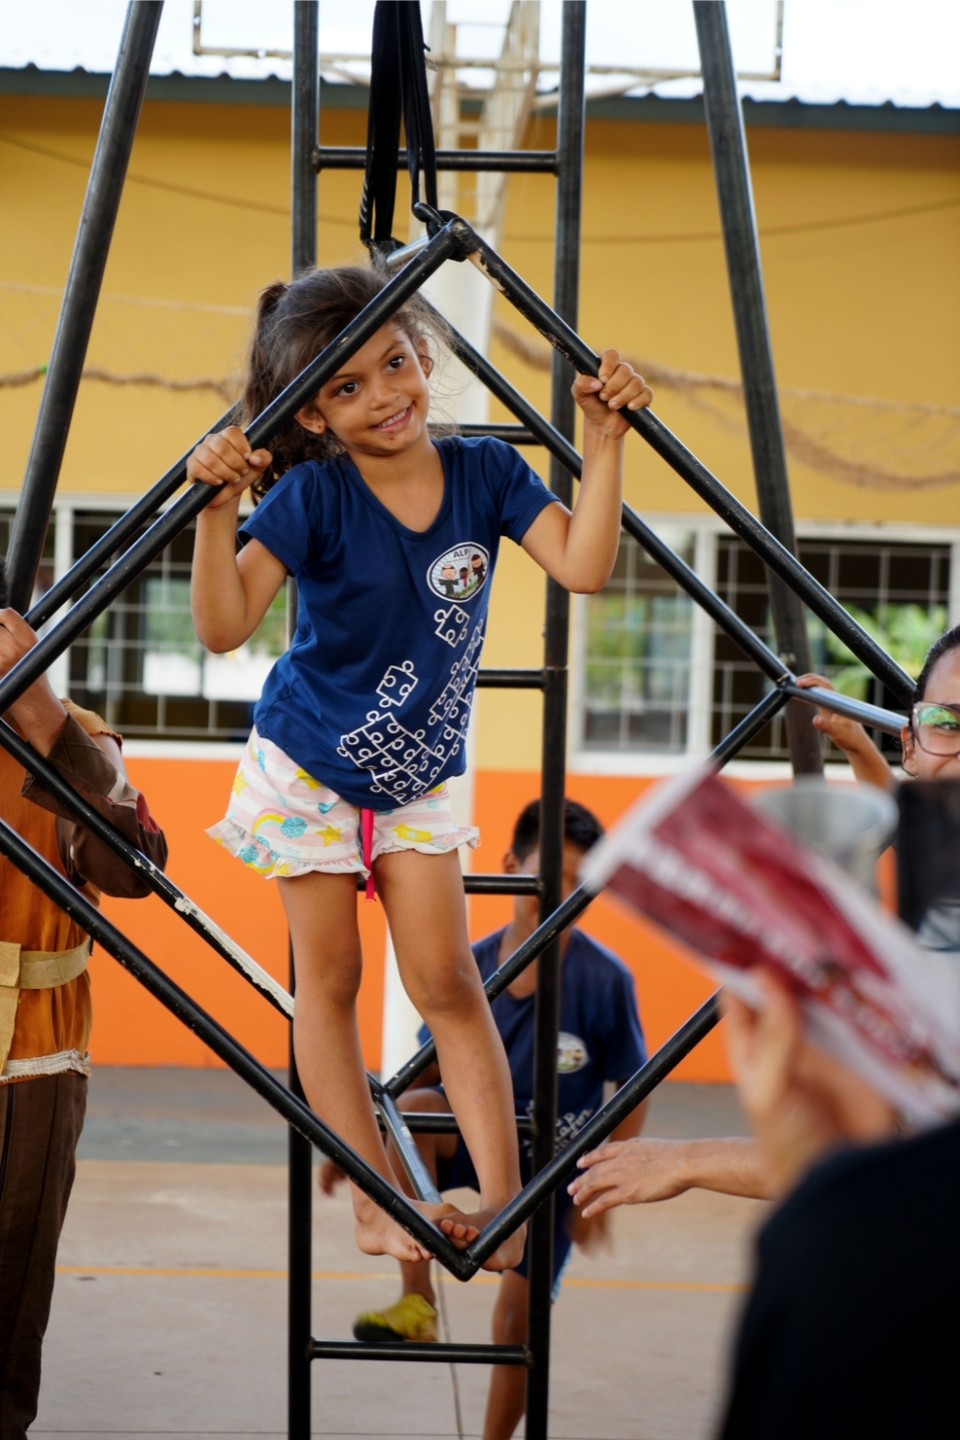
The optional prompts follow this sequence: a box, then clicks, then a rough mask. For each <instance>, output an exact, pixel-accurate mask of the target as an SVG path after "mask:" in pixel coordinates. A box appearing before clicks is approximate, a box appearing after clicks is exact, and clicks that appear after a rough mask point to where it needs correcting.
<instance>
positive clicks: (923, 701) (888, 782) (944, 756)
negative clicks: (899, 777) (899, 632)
mask: <svg viewBox="0 0 960 1440" xmlns="http://www.w3.org/2000/svg"><path fill="white" fill-rule="evenodd" d="M797 684H798V685H802V686H803V687H804V688H805V689H806V688H807V687H809V686H811V685H819V686H822V687H825V688H827V689H832V688H833V687H832V686H831V684H830V682H829V680H826V679H824V677H823V676H822V675H803V676H801V677H800V679H799V680H798V681H797ZM813 723H814V725H816V727H817V729H818V730H821V731H822V732H823V733H824V735H829V737H830V739H831V740H832V741H833V743H834V744H835V745H836V746H837V748H838V749H840V750H842V751H843V752H844V754H845V755H846V756H847V759H848V760H849V761H850V765H851V767H852V769H853V773H854V775H856V777H857V779H858V780H863V781H866V782H867V783H868V784H870V785H878V786H879V787H880V788H881V789H885V790H890V789H892V787H893V785H894V784H895V781H894V777H893V773H892V771H891V769H890V766H889V765H888V764H887V762H886V760H885V759H884V758H883V756H882V755H881V753H880V751H879V750H878V749H877V747H876V745H874V743H873V741H872V740H871V739H870V737H869V735H868V734H867V732H866V730H864V728H863V726H862V725H858V724H857V722H856V721H855V720H845V719H844V718H843V716H842V715H834V714H833V713H832V712H831V711H829V710H820V711H819V712H818V714H817V715H816V716H814V721H813ZM900 738H901V743H902V745H903V759H902V761H901V764H902V766H903V769H904V772H905V773H906V774H907V775H910V776H911V777H912V778H913V779H915V780H960V625H956V626H954V628H953V629H952V630H948V631H947V633H946V634H945V635H941V636H940V639H939V640H937V641H936V642H935V644H933V645H931V647H930V650H929V653H928V654H927V658H926V660H925V661H924V664H923V669H922V670H921V671H920V675H919V677H918V679H917V686H916V689H915V690H914V693H913V704H912V706H911V707H910V716H909V719H908V721H907V724H906V725H904V727H903V729H902V730H901V732H900Z"/></svg>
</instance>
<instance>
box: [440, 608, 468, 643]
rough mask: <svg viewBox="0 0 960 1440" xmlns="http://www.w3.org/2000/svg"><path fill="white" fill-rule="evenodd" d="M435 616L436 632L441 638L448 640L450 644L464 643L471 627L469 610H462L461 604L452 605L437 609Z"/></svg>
mask: <svg viewBox="0 0 960 1440" xmlns="http://www.w3.org/2000/svg"><path fill="white" fill-rule="evenodd" d="M433 618H434V620H436V622H437V628H436V630H435V631H434V634H436V635H439V636H440V639H441V640H446V642H447V644H448V645H453V646H457V645H462V644H463V642H464V640H466V638H467V630H468V629H469V628H470V614H469V611H467V610H461V608H460V606H459V605H451V606H450V607H449V609H447V610H435V611H434V615H433Z"/></svg>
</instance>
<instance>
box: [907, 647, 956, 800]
mask: <svg viewBox="0 0 960 1440" xmlns="http://www.w3.org/2000/svg"><path fill="white" fill-rule="evenodd" d="M923 699H924V703H926V704H928V705H960V649H954V650H948V651H947V652H946V654H945V655H941V656H940V659H939V660H938V661H937V663H936V665H934V667H933V669H932V670H931V672H930V679H929V680H928V681H927V685H926V689H925V691H924V694H923ZM901 736H902V740H903V768H904V770H905V771H906V773H907V774H908V775H912V776H914V777H915V779H917V780H960V755H930V754H929V753H928V752H927V751H926V750H924V749H922V748H921V747H920V746H919V745H918V744H917V742H916V740H915V738H914V735H913V731H912V730H911V728H910V726H909V725H905V726H904V727H903V730H902V731H901Z"/></svg>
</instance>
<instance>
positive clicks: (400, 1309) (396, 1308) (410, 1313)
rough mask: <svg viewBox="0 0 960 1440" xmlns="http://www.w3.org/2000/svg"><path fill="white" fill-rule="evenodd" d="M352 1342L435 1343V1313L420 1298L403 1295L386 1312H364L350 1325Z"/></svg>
mask: <svg viewBox="0 0 960 1440" xmlns="http://www.w3.org/2000/svg"><path fill="white" fill-rule="evenodd" d="M353 1336H354V1339H355V1340H366V1341H367V1342H370V1341H373V1342H374V1343H375V1342H376V1341H378V1340H436V1338H437V1312H436V1310H435V1309H434V1308H433V1306H432V1305H431V1304H430V1301H429V1300H425V1299H424V1298H423V1296H422V1295H404V1296H403V1297H402V1298H401V1299H400V1300H398V1301H397V1303H396V1304H395V1305H390V1306H389V1307H388V1308H387V1309H386V1310H368V1311H367V1312H366V1313H365V1314H363V1315H358V1316H357V1318H356V1320H355V1321H354V1322H353Z"/></svg>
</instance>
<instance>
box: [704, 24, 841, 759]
mask: <svg viewBox="0 0 960 1440" xmlns="http://www.w3.org/2000/svg"><path fill="white" fill-rule="evenodd" d="M693 12H694V17H695V19H696V22H697V39H698V41H699V44H700V67H701V69H702V71H703V102H704V109H705V111H706V117H707V132H708V134H709V136H710V150H711V153H712V155H713V173H714V177H715V179H716V183H717V199H718V201H719V204H720V220H721V224H722V227H723V243H724V249H725V251H726V256H727V274H728V276H729V279H730V297H731V300H732V302H733V316H734V321H735V323H736V330H737V348H738V350H739V352H740V373H741V376H742V379H743V399H744V404H745V406H746V411H747V428H748V430H749V434H750V450H751V453H752V455H753V473H754V478H755V480H756V486H757V499H758V502H759V506H760V518H761V520H762V521H763V523H764V525H765V526H766V527H767V529H768V530H769V531H770V533H771V534H772V535H775V536H776V538H777V539H778V540H779V541H780V543H781V545H783V546H784V547H785V548H786V549H787V550H789V551H791V553H793V554H796V550H797V544H796V537H795V535H794V528H793V507H792V505H791V502H790V479H789V476H788V474H787V455H786V451H785V450H784V447H783V432H782V430H781V426H780V409H779V405H778V403H777V382H776V377H775V375H774V368H773V348H772V346H771V344H770V328H769V325H768V323H767V302H766V297H765V295H764V290H763V271H762V268H761V264H760V241H759V238H758V236H757V218H756V214H755V212H754V208H753V188H752V186H751V183H750V161H749V159H748V156H747V138H746V134H745V132H744V127H743V114H742V112H741V109H740V99H739V96H738V94H737V76H736V71H735V70H734V67H733V52H732V51H731V48H730V34H729V31H728V29H727V7H726V4H725V0H694V6H693ZM767 584H768V587H769V590H770V612H771V616H772V619H773V628H774V632H775V634H776V637H777V648H778V650H779V651H780V654H781V655H782V656H783V658H784V661H785V663H786V664H787V665H788V666H789V667H790V669H791V670H794V671H799V672H801V673H803V672H805V671H807V670H809V669H810V642H809V639H808V637H807V623H806V617H805V615H804V612H803V605H802V604H801V602H800V600H799V598H798V597H797V596H796V595H795V594H794V593H793V591H792V590H790V589H789V588H788V586H786V585H785V584H784V583H783V581H782V580H781V579H780V577H779V576H778V575H776V574H774V573H773V572H771V571H770V570H769V569H768V570H767ZM785 719H786V725H787V742H788V745H789V748H790V759H791V761H792V763H793V769H794V773H795V774H815V775H816V774H822V773H823V753H822V749H821V743H820V735H819V732H818V731H817V730H815V729H814V725H813V716H812V715H811V713H810V711H809V709H805V708H804V707H803V706H801V705H796V704H791V705H788V706H787V709H786V715H785Z"/></svg>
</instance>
